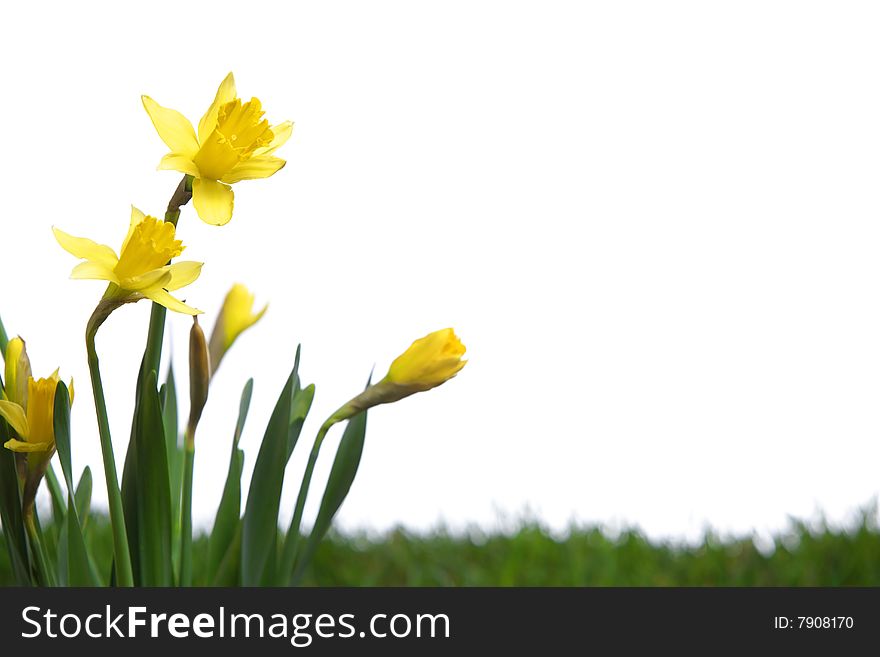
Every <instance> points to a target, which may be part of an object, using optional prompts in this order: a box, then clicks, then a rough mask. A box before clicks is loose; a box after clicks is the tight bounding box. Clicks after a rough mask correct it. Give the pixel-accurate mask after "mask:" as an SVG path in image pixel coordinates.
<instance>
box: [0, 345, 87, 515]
mask: <svg viewBox="0 0 880 657" xmlns="http://www.w3.org/2000/svg"><path fill="white" fill-rule="evenodd" d="M10 381H12V382H13V383H11V384H10V383H9V382H10ZM60 381H61V379H60V377H59V376H58V370H55V371H54V372H53V373H52V375H51V376H50V377H49V378H45V379H34V377H33V376H31V366H30V361H29V360H28V357H27V351H26V350H25V344H24V340H22V339H21V338H13V339H12V340H10V341H9V344H8V345H7V346H6V387H5V389H4V396H5V399H0V417H2V418H3V419H4V420H6V422H7V423H8V424H9V426H10V427H11V428H12V431H13V433H14V437H13V438H11V439H9V440H7V441H6V442H5V443H4V445H3V446H4V447H5V448H6V449H10V450H12V451H13V452H18V453H21V454H26V455H27V457H26V458H27V466H26V477H27V483H26V486H25V496H26V499H25V500H24V502H25V506H27V505H28V504H32V503H33V495H35V494H36V489H37V486H38V485H39V482H40V479H42V477H43V475H44V474H45V472H46V468H47V467H48V465H49V460H50V459H51V458H52V455H53V454H54V453H55V424H54V416H55V390H56V389H57V387H58V384H59V382H60ZM22 382H24V385H22ZM70 403H71V404H72V403H73V379H71V380H70Z"/></svg>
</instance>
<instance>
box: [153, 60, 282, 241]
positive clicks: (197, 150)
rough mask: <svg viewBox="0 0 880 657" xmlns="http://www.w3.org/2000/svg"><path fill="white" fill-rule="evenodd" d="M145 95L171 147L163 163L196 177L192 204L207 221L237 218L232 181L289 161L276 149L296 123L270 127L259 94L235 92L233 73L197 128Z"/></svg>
mask: <svg viewBox="0 0 880 657" xmlns="http://www.w3.org/2000/svg"><path fill="white" fill-rule="evenodd" d="M142 100H143V103H144V108H145V109H146V110H147V114H149V115H150V119H151V120H152V121H153V125H154V126H155V127H156V132H158V133H159V137H161V139H162V141H164V142H165V144H166V145H167V146H168V148H170V149H171V152H170V153H168V154H167V155H165V156H164V157H163V158H162V160H161V162H159V168H160V169H171V170H173V171H180V172H181V173H185V174H188V175H190V176H192V177H193V184H192V199H193V205H194V206H195V208H196V212H198V215H199V217H200V218H201V219H202V221H204V222H206V223H209V224H212V225H215V226H222V225H223V224H225V223H226V222H228V221H229V220H230V219H231V218H232V205H233V200H234V197H233V193H232V187H230V185H231V184H233V183H237V182H239V181H241V180H251V179H255V178H268V177H269V176H271V175H272V174H274V173H275V172H276V171H278V170H279V169H281V167H283V166H284V164H285V161H284V160H282V159H280V158H278V157H275V156H274V155H273V153H274V152H275V151H276V149H278V148H279V147H280V146H282V145H283V144H284V142H286V141H287V140H288V138H289V137H290V134H291V132H293V123H292V122H291V121H285V122H284V123H279V124H278V125H274V126H272V127H269V122H268V121H267V120H265V119H264V118H263V114H264V112H263V108H262V104H261V103H260V101H259V100H258V99H256V98H251V99H250V100H249V101H247V102H245V103H243V102H242V101H241V99H240V98H238V97H237V96H236V91H235V79H234V78H233V77H232V73H230V74H229V75H227V76H226V78H225V79H224V80H223V82H221V83H220V88H219V89H217V95H216V96H215V98H214V102H213V103H211V106H210V107H209V108H208V111H207V112H205V115H204V116H203V117H202V120H201V121H199V129H198V133H196V131H195V130H194V129H193V126H192V124H191V123H190V122H189V121H188V120H187V119H186V117H184V116H183V115H182V114H181V113H180V112H177V111H175V110H172V109H168V108H165V107H162V106H161V105H159V104H158V103H157V102H156V101H154V100H153V99H152V98H150V97H149V96H143V97H142Z"/></svg>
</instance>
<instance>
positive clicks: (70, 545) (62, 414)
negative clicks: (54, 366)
mask: <svg viewBox="0 0 880 657" xmlns="http://www.w3.org/2000/svg"><path fill="white" fill-rule="evenodd" d="M53 413H54V415H53V423H54V429H55V446H56V448H57V450H58V460H59V461H61V470H62V472H63V473H64V482H65V484H66V485H67V491H68V493H67V514H66V517H65V521H64V525H63V528H62V532H61V533H62V535H63V538H64V540H63V542H60V544H59V548H58V552H59V554H61V553H64V552H66V555H67V568H66V572H65V573H64V576H65V577H64V578H65V580H66V583H67V584H68V585H69V586H94V585H95V584H96V582H95V581H94V580H93V579H92V566H91V563H90V561H89V555H88V551H87V550H86V544H85V541H84V540H83V535H82V526H81V525H80V521H79V514H78V513H77V508H76V501H75V496H76V488H75V487H74V485H73V476H72V474H71V454H70V395H69V393H68V391H67V386H66V385H65V384H64V383H63V382H59V383H58V387H57V388H56V389H55V408H54V411H53Z"/></svg>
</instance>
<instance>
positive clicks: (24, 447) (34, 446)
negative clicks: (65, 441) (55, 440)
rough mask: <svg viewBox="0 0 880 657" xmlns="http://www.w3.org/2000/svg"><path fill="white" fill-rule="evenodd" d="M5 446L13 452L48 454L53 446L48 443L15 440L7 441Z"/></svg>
mask: <svg viewBox="0 0 880 657" xmlns="http://www.w3.org/2000/svg"><path fill="white" fill-rule="evenodd" d="M3 446H4V447H5V448H6V449H9V450H12V451H13V452H46V451H48V450H49V448H50V447H51V446H52V445H51V443H48V442H42V443H25V442H22V441H20V440H15V438H13V439H12V440H7V441H6V442H5V443H3Z"/></svg>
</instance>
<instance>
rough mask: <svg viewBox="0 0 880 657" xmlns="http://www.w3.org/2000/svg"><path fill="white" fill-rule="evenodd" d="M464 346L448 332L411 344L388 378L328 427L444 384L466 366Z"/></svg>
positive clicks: (354, 401)
mask: <svg viewBox="0 0 880 657" xmlns="http://www.w3.org/2000/svg"><path fill="white" fill-rule="evenodd" d="M464 352H465V346H464V345H463V344H462V343H461V340H459V339H458V336H456V335H455V331H453V330H452V329H451V328H447V329H441V330H439V331H434V332H433V333H429V334H428V335H426V336H425V337H423V338H419V339H418V340H416V341H415V342H413V343H412V344H411V345H410V347H409V349H407V350H406V351H405V352H403V353H402V354H401V355H400V356H398V357H397V358H395V359H394V361H393V362H392V363H391V367H389V368H388V374H386V375H385V378H383V379H382V380H381V381H379V382H378V383H375V384H373V385H371V386H370V387H369V388H367V389H366V390H364V391H363V392H362V393H361V394H359V395H358V396H357V397H355V398H354V399H352V400H351V401H350V402H348V403H347V404H346V405H345V406H343V407H342V408H340V409H339V410H338V411H336V413H334V414H333V415H332V416H331V417H330V419H329V420H328V423H331V422H339V421H341V420H345V419H348V418H350V417H353V416H354V415H356V414H357V413H360V412H361V411H364V410H366V409H368V408H371V407H373V406H377V405H379V404H389V403H391V402H395V401H398V400H399V399H403V398H404V397H409V396H410V395H412V394H415V393H417V392H424V391H426V390H430V389H431V388H436V387H437V386H439V385H441V384H443V383H446V381H448V380H449V379H451V378H452V377H454V376H455V375H456V374H458V373H459V372H460V371H461V368H463V367H464V366H465V364H466V363H467V361H466V360H462V358H461V357H462V356H463V355H464Z"/></svg>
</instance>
